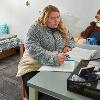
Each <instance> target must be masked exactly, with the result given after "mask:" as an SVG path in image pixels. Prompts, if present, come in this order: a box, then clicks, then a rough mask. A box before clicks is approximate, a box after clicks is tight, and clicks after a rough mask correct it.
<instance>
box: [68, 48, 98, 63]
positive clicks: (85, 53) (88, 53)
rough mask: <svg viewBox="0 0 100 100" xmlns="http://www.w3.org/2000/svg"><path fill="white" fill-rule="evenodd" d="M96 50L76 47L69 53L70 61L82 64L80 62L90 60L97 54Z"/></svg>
mask: <svg viewBox="0 0 100 100" xmlns="http://www.w3.org/2000/svg"><path fill="white" fill-rule="evenodd" d="M96 53H97V51H96V50H89V49H83V48H79V47H75V48H73V49H72V51H69V52H67V54H68V55H69V57H70V59H72V60H75V61H78V62H80V60H82V59H83V60H90V59H91V58H92V57H93V56H94V55H95V54H96Z"/></svg>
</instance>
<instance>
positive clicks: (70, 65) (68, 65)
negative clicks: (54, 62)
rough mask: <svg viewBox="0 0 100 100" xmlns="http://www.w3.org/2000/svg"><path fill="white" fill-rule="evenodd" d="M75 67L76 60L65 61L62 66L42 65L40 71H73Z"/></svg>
mask: <svg viewBox="0 0 100 100" xmlns="http://www.w3.org/2000/svg"><path fill="white" fill-rule="evenodd" d="M74 68H75V61H65V62H64V64H62V65H61V66H46V65H44V66H42V67H41V68H40V69H39V71H63V72H73V70H74Z"/></svg>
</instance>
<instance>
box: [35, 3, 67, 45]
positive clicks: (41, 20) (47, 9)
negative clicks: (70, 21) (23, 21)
mask: <svg viewBox="0 0 100 100" xmlns="http://www.w3.org/2000/svg"><path fill="white" fill-rule="evenodd" d="M51 12H58V13H60V11H59V9H58V8H57V7H55V6H53V5H48V6H46V7H45V8H44V10H43V13H42V14H41V16H40V17H39V18H38V20H37V24H39V25H41V26H47V25H46V22H47V18H48V16H49V14H50V13H51ZM57 28H58V30H59V31H60V32H61V35H62V37H63V38H65V39H66V42H67V43H68V41H69V34H68V32H67V29H66V28H65V27H64V23H63V21H62V19H61V20H60V22H59V25H58V27H57Z"/></svg>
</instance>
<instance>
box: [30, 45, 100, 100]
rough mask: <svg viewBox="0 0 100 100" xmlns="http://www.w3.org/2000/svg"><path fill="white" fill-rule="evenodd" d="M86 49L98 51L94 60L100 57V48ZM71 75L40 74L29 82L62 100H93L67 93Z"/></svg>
mask: <svg viewBox="0 0 100 100" xmlns="http://www.w3.org/2000/svg"><path fill="white" fill-rule="evenodd" d="M84 47H85V46H84ZM85 48H89V49H94V50H97V51H98V53H97V54H96V56H95V57H94V58H97V57H100V51H99V50H100V47H98V46H95V47H94V46H92V47H91V46H88V47H87V46H86V47H85ZM69 75H70V73H64V72H39V73H38V74H37V75H36V76H34V77H33V78H32V79H31V80H30V81H29V86H30V87H32V88H34V89H35V90H38V91H41V92H43V93H45V94H49V95H51V96H54V97H58V98H60V99H62V100H72V99H74V100H91V99H90V98H88V97H85V96H82V95H79V94H76V93H73V92H70V91H67V78H68V77H69Z"/></svg>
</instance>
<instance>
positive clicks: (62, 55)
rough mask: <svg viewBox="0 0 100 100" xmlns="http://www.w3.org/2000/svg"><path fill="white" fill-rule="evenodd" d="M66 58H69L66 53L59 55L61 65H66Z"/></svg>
mask: <svg viewBox="0 0 100 100" xmlns="http://www.w3.org/2000/svg"><path fill="white" fill-rule="evenodd" d="M66 56H68V54H66V53H64V52H62V53H59V54H58V61H59V63H60V64H63V63H64V61H65V58H66Z"/></svg>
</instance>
